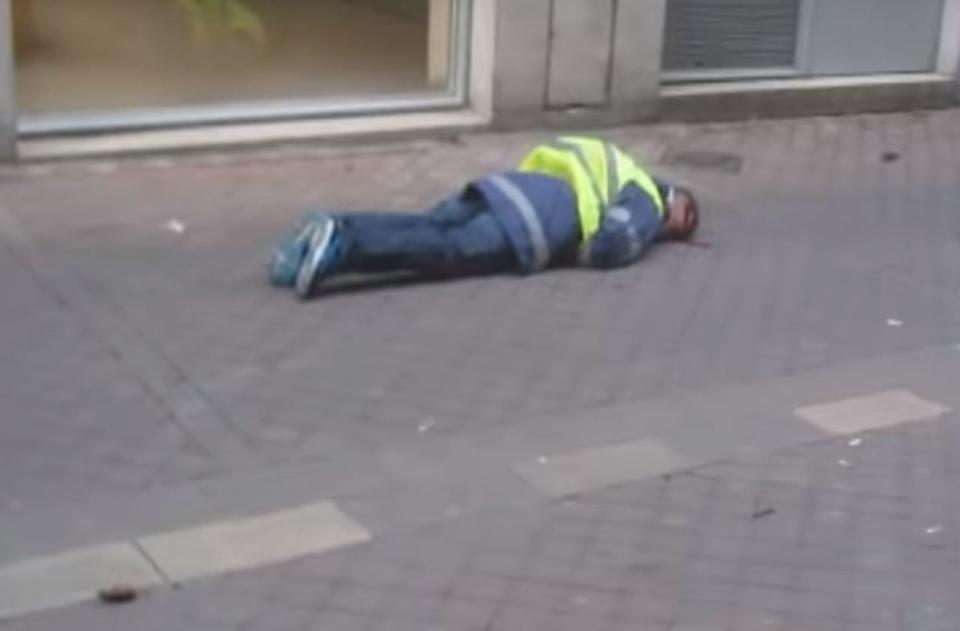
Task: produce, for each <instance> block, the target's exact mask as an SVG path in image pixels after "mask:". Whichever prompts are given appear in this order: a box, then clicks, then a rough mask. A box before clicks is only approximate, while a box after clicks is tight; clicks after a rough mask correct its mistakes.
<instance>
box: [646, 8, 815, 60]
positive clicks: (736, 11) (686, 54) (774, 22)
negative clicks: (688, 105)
mask: <svg viewBox="0 0 960 631" xmlns="http://www.w3.org/2000/svg"><path fill="white" fill-rule="evenodd" d="M801 2H802V0H667V27H666V41H665V44H664V69H666V70H668V71H670V70H672V71H678V70H721V69H750V68H776V67H790V66H793V65H794V57H795V55H796V49H797V31H798V27H799V23H800V4H801Z"/></svg>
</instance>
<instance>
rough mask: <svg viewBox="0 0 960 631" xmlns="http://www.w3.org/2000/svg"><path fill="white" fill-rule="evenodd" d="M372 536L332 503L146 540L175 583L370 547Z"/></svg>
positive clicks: (145, 546)
mask: <svg viewBox="0 0 960 631" xmlns="http://www.w3.org/2000/svg"><path fill="white" fill-rule="evenodd" d="M369 539H370V535H369V533H368V532H367V530H366V529H365V528H364V527H363V526H361V525H360V524H359V523H357V522H356V521H354V520H353V519H352V518H351V517H349V516H348V515H346V514H345V513H343V512H342V511H341V510H340V509H339V508H337V506H336V505H334V504H332V503H330V502H319V503H317V504H310V505H307V506H302V507H300V508H295V509H293V510H288V511H279V512H276V513H270V514H267V515H261V516H257V517H252V518H247V519H236V520H230V521H222V522H218V523H215V524H208V525H203V526H199V527H197V528H191V529H186V530H178V531H175V532H170V533H166V534H160V535H154V536H149V537H143V538H141V539H140V540H139V543H140V545H141V546H142V548H143V550H144V551H145V552H146V553H147V554H148V555H149V556H150V558H151V559H152V560H153V561H154V562H155V563H156V564H157V566H158V567H159V568H160V569H161V570H162V571H163V573H164V575H165V576H166V577H167V578H169V579H170V580H171V581H184V580H188V579H193V578H199V577H203V576H213V575H216V574H222V573H224V572H230V571H234V570H243V569H249V568H254V567H259V566H263V565H269V564H274V563H279V562H281V561H287V560H290V559H295V558H297V557H301V556H306V555H311V554H319V553H321V552H326V551H329V550H333V549H335V548H341V547H344V546H348V545H351V544H356V543H362V542H364V541H368V540H369Z"/></svg>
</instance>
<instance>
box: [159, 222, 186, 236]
mask: <svg viewBox="0 0 960 631" xmlns="http://www.w3.org/2000/svg"><path fill="white" fill-rule="evenodd" d="M164 227H165V228H166V229H167V230H169V231H170V232H173V233H174V234H183V233H184V232H186V231H187V226H186V224H184V223H183V222H182V221H180V220H178V219H171V220H170V221H168V222H167V223H166V224H165V225H164Z"/></svg>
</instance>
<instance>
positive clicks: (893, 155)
mask: <svg viewBox="0 0 960 631" xmlns="http://www.w3.org/2000/svg"><path fill="white" fill-rule="evenodd" d="M880 159H881V160H883V162H884V163H886V164H890V163H891V162H896V161H897V160H899V159H900V152H899V151H884V152H883V155H881V156H880Z"/></svg>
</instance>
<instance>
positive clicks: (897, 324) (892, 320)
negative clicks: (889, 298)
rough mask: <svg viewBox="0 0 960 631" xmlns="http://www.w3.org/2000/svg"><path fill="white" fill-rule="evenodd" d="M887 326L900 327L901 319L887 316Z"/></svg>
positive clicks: (901, 324)
mask: <svg viewBox="0 0 960 631" xmlns="http://www.w3.org/2000/svg"><path fill="white" fill-rule="evenodd" d="M887 326H892V327H901V326H903V320H897V319H896V318H888V319H887Z"/></svg>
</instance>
